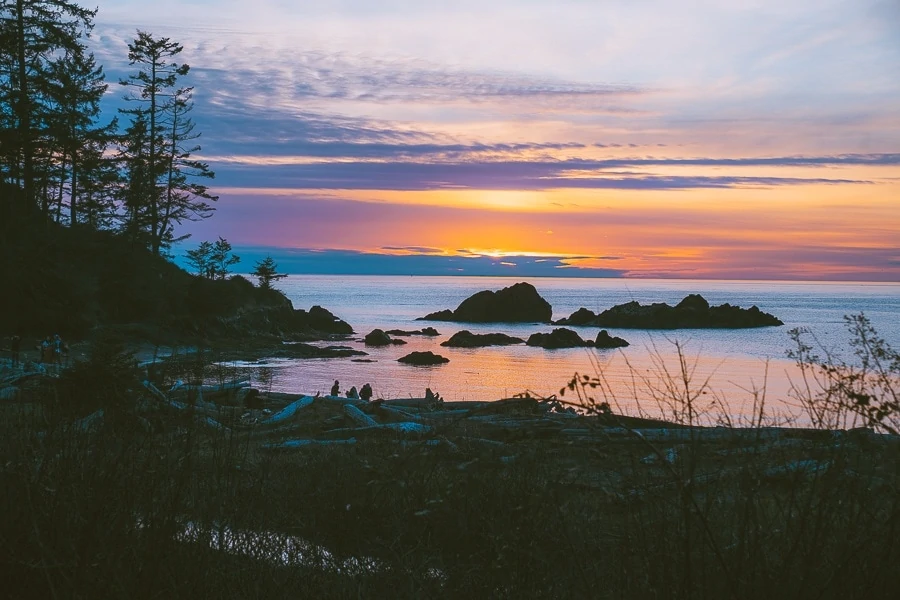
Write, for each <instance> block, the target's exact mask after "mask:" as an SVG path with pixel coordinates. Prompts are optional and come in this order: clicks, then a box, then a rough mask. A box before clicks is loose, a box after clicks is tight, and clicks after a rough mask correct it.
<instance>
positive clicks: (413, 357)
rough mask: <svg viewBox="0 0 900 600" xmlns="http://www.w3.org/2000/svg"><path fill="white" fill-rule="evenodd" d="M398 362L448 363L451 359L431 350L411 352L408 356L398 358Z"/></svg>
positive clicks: (420, 364)
mask: <svg viewBox="0 0 900 600" xmlns="http://www.w3.org/2000/svg"><path fill="white" fill-rule="evenodd" d="M397 362H401V363H405V364H408V365H416V366H425V365H440V364H443V363H448V362H450V359H449V358H444V357H443V356H441V355H440V354H435V353H434V352H431V351H430V350H429V351H427V352H410V353H409V354H407V355H406V356H403V357H400V358H398V359H397Z"/></svg>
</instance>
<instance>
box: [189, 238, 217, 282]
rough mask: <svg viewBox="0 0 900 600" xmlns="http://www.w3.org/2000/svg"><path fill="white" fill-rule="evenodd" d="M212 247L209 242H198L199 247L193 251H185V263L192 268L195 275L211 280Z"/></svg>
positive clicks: (212, 274) (212, 273) (212, 275)
mask: <svg viewBox="0 0 900 600" xmlns="http://www.w3.org/2000/svg"><path fill="white" fill-rule="evenodd" d="M212 254H213V245H212V243H211V242H200V245H199V246H198V247H197V248H195V249H194V250H188V251H187V255H186V256H187V262H188V264H189V265H190V266H191V267H193V268H194V270H195V271H196V272H197V275H199V276H200V277H206V278H208V279H213V277H214V271H213V269H212V268H211V267H212V264H211V261H212Z"/></svg>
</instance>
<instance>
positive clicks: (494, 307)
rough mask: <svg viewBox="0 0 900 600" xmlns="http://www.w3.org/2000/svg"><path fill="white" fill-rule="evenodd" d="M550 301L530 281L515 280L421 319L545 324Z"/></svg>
mask: <svg viewBox="0 0 900 600" xmlns="http://www.w3.org/2000/svg"><path fill="white" fill-rule="evenodd" d="M552 316H553V308H552V307H551V306H550V303H549V302H547V301H546V300H544V299H543V298H541V295H540V294H538V292H537V290H536V289H534V286H533V285H531V284H530V283H524V282H523V283H517V284H515V285H513V286H510V287H508V288H503V289H502V290H500V291H499V292H494V291H491V290H485V291H483V292H478V293H477V294H474V295H473V296H470V297H468V298H466V299H465V300H463V301H462V303H461V304H460V305H459V306H458V307H457V308H456V310H454V311H450V310H442V311H439V312H435V313H431V314H430V315H426V316H425V317H422V320H425V321H462V322H468V323H549V322H550V319H551V318H552Z"/></svg>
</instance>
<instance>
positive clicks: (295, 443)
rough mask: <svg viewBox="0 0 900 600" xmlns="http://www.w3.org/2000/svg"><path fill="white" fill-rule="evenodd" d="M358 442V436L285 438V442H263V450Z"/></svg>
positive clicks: (342, 444) (341, 444)
mask: <svg viewBox="0 0 900 600" xmlns="http://www.w3.org/2000/svg"><path fill="white" fill-rule="evenodd" d="M355 443H356V438H347V439H345V440H308V439H296V440H285V441H283V442H278V443H271V444H263V445H262V449H263V450H293V449H296V448H312V447H317V446H320V447H321V446H346V445H352V444H355Z"/></svg>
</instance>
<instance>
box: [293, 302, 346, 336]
mask: <svg viewBox="0 0 900 600" xmlns="http://www.w3.org/2000/svg"><path fill="white" fill-rule="evenodd" d="M294 312H295V313H305V314H306V319H307V325H308V326H309V327H310V328H311V329H315V330H316V331H322V332H324V333H353V328H352V327H350V325H349V324H348V323H346V322H344V321H342V320H340V319H339V318H337V317H336V316H334V315H333V314H332V313H331V311H329V310H327V309H324V308H322V307H321V306H313V307H312V308H310V309H309V312H308V313H306V312H305V311H303V310H297V311H294Z"/></svg>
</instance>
